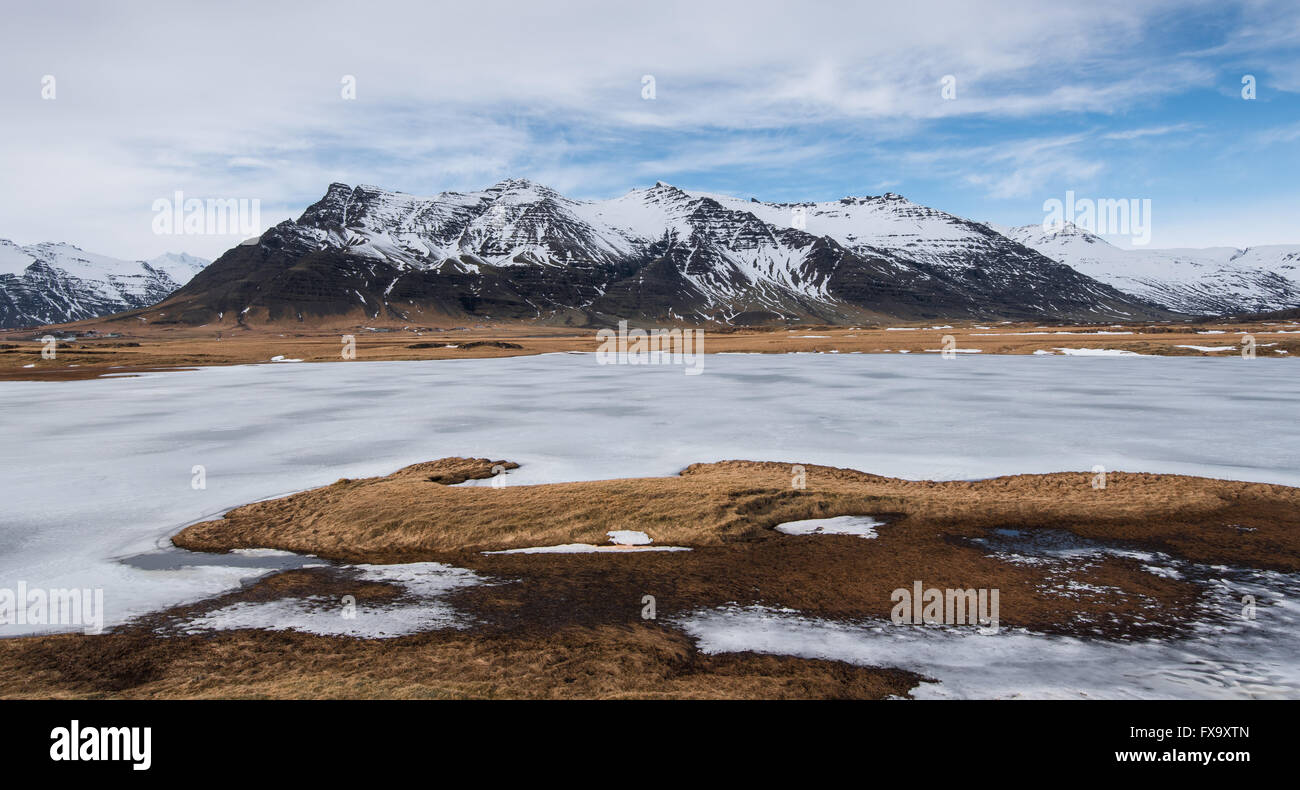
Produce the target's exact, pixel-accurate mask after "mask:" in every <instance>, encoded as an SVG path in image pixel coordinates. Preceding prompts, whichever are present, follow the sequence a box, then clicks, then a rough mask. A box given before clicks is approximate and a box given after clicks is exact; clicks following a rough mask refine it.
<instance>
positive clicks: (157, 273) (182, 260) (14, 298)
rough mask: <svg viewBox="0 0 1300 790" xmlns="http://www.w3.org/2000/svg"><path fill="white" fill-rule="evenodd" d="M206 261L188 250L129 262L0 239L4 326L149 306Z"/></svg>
mask: <svg viewBox="0 0 1300 790" xmlns="http://www.w3.org/2000/svg"><path fill="white" fill-rule="evenodd" d="M207 264H208V261H206V260H203V259H202V258H196V257H194V256H192V255H186V254H184V253H167V254H166V255H160V256H158V257H157V258H154V259H153V260H150V261H125V260H121V259H119V258H110V257H108V256H107V255H97V254H95V253H90V252H86V251H84V250H81V249H79V248H77V247H74V246H72V245H71V244H55V243H44V244H32V245H29V246H26V247H20V246H19V245H17V244H15V243H13V242H12V241H8V240H6V239H0V328H10V327H20V326H39V325H43V324H58V323H64V322H67V321H79V320H81V319H85V318H96V317H99V316H104V315H109V314H112V313H119V312H122V311H124V310H134V309H138V308H141V307H148V306H149V305H152V304H156V303H158V302H160V301H162V300H163V299H165V298H167V296H169V295H170V294H171V293H172V292H173V291H175V290H176V289H177V288H180V287H181V286H182V285H184V284H185V283H187V282H189V281H190V278H192V277H193V276H194V275H195V274H196V273H198V272H199V271H200V270H202V269H203V267H204V266H206V265H207Z"/></svg>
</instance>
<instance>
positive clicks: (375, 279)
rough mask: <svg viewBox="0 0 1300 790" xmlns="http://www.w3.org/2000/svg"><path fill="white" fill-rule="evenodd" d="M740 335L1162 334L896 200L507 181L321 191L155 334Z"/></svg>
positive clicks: (197, 281)
mask: <svg viewBox="0 0 1300 790" xmlns="http://www.w3.org/2000/svg"><path fill="white" fill-rule="evenodd" d="M344 316H350V317H353V318H355V319H358V320H371V321H375V320H391V321H398V322H404V323H422V322H432V321H436V320H443V319H450V320H457V321H459V320H466V319H489V318H490V319H499V320H539V321H544V322H547V323H553V324H561V325H570V326H591V325H609V324H612V323H613V322H615V321H617V320H620V319H628V320H631V321H634V322H638V321H639V322H673V321H683V322H700V323H704V322H708V323H721V324H730V325H737V326H740V325H752V324H762V323H770V322H778V321H786V320H803V321H817V322H827V323H847V322H865V321H874V320H909V319H915V320H925V319H939V318H978V319H992V318H1002V319H1027V320H1038V319H1060V320H1072V321H1114V320H1126V319H1156V318H1165V317H1170V313H1169V312H1168V311H1166V310H1164V309H1162V308H1160V307H1158V306H1155V305H1152V304H1149V303H1146V302H1145V301H1143V300H1141V299H1137V298H1134V297H1132V296H1130V295H1127V294H1124V293H1122V292H1121V291H1119V290H1118V289H1116V288H1114V287H1112V286H1110V285H1106V284H1104V283H1101V282H1098V281H1097V280H1095V279H1092V278H1090V277H1087V276H1085V275H1082V274H1080V273H1079V272H1077V271H1075V270H1074V269H1072V268H1070V267H1069V266H1066V265H1063V264H1060V263H1058V262H1056V261H1053V260H1051V259H1050V258H1048V257H1047V256H1045V255H1043V254H1042V253H1039V252H1037V251H1035V250H1033V249H1030V248H1029V247H1026V246H1024V245H1022V244H1020V243H1018V242H1016V241H1013V240H1011V239H1008V238H1007V237H1005V236H1003V235H1001V234H999V233H997V232H996V231H994V230H993V229H991V228H989V227H988V226H986V225H983V224H980V223H977V222H972V221H970V220H966V219H962V218H960V217H956V216H953V215H951V214H946V213H944V212H942V211H937V210H935V209H931V208H927V207H925V206H921V205H918V204H916V203H912V202H911V201H909V200H907V199H905V198H903V197H901V196H899V195H894V194H886V195H881V196H878V197H855V198H845V199H843V200H839V201H834V202H826V203H801V204H791V203H763V202H759V201H757V200H750V201H746V200H741V199H738V198H732V197H726V196H722V195H712V194H706V193H700V192H691V191H687V190H683V189H678V188H676V187H673V186H669V185H667V184H663V183H658V184H655V185H654V186H653V187H650V188H648V189H639V190H632V191H631V192H629V193H627V194H626V195H623V196H621V197H618V198H614V199H611V200H601V201H583V200H574V199H571V198H568V197H565V196H563V195H561V194H559V193H558V192H556V191H554V190H552V189H549V188H547V187H544V186H541V185H538V184H535V183H532V182H530V181H526V180H521V179H510V180H506V181H502V182H500V183H498V184H495V185H493V186H491V187H489V188H487V189H485V190H482V191H478V192H444V193H442V194H440V195H436V196H433V197H416V196H413V195H407V194H402V193H399V192H392V191H388V190H384V189H379V188H377V187H369V186H359V187H351V186H348V185H346V184H331V185H330V187H329V189H328V190H327V191H326V193H325V195H324V196H323V197H322V198H321V199H320V200H319V201H317V202H316V203H314V204H313V205H311V206H310V207H309V208H307V210H306V211H304V212H303V214H302V216H301V217H299V218H298V220H297V221H296V222H295V221H287V222H283V223H281V224H279V225H277V226H275V227H274V228H271V229H270V230H268V231H267V232H266V233H264V234H262V236H261V238H260V240H258V241H257V242H256V243H254V244H245V245H240V246H237V247H235V248H233V249H231V250H230V251H228V252H227V253H225V254H224V255H222V256H221V257H220V258H218V259H217V260H216V261H215V262H214V263H213V264H212V265H211V266H209V267H207V268H206V269H204V270H203V271H202V272H200V273H199V274H198V275H196V276H195V278H194V279H193V280H191V281H190V282H189V284H187V285H186V286H185V287H183V288H182V289H181V290H180V291H178V292H177V293H176V294H174V295H173V296H172V297H171V298H169V299H167V300H166V301H165V302H163V303H162V304H159V305H158V306H157V307H156V308H155V309H154V310H151V311H149V312H148V316H147V317H148V320H149V321H150V322H151V323H153V322H156V321H166V322H180V323H188V324H204V323H214V322H230V321H236V322H246V323H264V322H268V321H271V322H284V321H289V322H297V321H303V322H314V321H317V320H320V319H336V318H339V317H344Z"/></svg>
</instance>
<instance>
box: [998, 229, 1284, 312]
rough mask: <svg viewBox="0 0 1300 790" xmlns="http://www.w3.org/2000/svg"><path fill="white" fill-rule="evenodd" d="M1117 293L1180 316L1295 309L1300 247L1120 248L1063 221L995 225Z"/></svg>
mask: <svg viewBox="0 0 1300 790" xmlns="http://www.w3.org/2000/svg"><path fill="white" fill-rule="evenodd" d="M993 227H995V229H997V230H999V231H1000V232H1001V233H1002V234H1003V235H1004V236H1006V237H1007V238H1010V239H1014V240H1015V241H1018V242H1020V243H1021V244H1023V245H1025V246H1026V247H1031V248H1033V249H1035V250H1038V251H1039V252H1041V253H1043V254H1044V255H1046V256H1047V257H1049V258H1051V259H1052V260H1054V261H1058V262H1060V263H1064V264H1067V265H1068V266H1070V267H1072V268H1074V269H1075V270H1076V271H1079V272H1081V273H1083V274H1086V275H1088V276H1089V277H1092V278H1094V279H1096V280H1100V281H1101V282H1104V283H1106V284H1108V285H1113V286H1114V287H1116V288H1118V289H1119V290H1121V291H1123V292H1125V293H1128V294H1132V295H1133V296H1137V297H1139V298H1142V299H1145V300H1147V301H1150V302H1154V303H1156V304H1159V305H1161V306H1163V307H1166V308H1169V309H1170V310H1175V311H1178V312H1181V313H1190V314H1193V315H1229V314H1234V313H1261V312H1267V311H1272V310H1286V309H1289V308H1294V307H1300V244H1276V245H1268V246H1261V247H1249V248H1247V249H1244V250H1239V249H1236V248H1235V247H1211V248H1207V249H1166V250H1148V249H1141V248H1135V249H1131V250H1123V249H1120V248H1118V247H1115V246H1113V245H1111V244H1109V243H1107V242H1106V241H1105V240H1103V239H1102V238H1100V237H1099V236H1096V235H1094V234H1092V233H1089V232H1088V231H1086V230H1084V229H1082V228H1079V227H1076V226H1074V225H1070V224H1067V225H1065V226H1064V227H1062V228H1060V229H1059V230H1056V231H1054V232H1050V233H1049V232H1046V231H1044V230H1043V228H1042V226H1041V225H1024V226H1022V227H1018V228H996V226H993Z"/></svg>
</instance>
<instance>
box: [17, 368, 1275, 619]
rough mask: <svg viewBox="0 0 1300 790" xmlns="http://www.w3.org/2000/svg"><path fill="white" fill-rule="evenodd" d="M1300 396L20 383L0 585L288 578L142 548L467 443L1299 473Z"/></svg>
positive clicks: (980, 465) (580, 379) (558, 464)
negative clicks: (231, 512)
mask: <svg viewBox="0 0 1300 790" xmlns="http://www.w3.org/2000/svg"><path fill="white" fill-rule="evenodd" d="M362 354H363V356H364V349H362ZM1297 406H1300V366H1297V365H1295V364H1294V363H1292V362H1291V361H1290V360H1286V359H1262V358H1261V359H1255V360H1243V359H1240V358H1237V357H1232V358H1203V357H1190V358H1189V357H1184V358H1170V357H1151V358H1141V359H1126V360H1114V359H1091V358H1078V357H1065V356H1050V357H1049V356H1044V357H1032V356H991V355H972V356H968V357H958V358H955V359H944V358H942V357H940V356H939V355H937V354H936V355H913V356H909V357H902V356H896V355H871V354H863V355H853V356H849V355H843V354H841V355H835V356H832V355H767V354H764V355H736V356H720V355H710V356H709V357H707V359H706V362H705V366H704V374H703V375H699V376H683V375H682V374H681V368H680V366H674V365H663V366H653V365H650V366H631V365H619V366H615V365H598V364H596V361H595V357H594V356H593V355H586V354H554V355H543V356H532V357H515V358H506V359H479V360H442V361H429V362H365V361H353V362H339V363H329V364H299V365H280V364H263V365H246V366H234V367H214V368H204V369H200V370H197V371H192V372H171V373H151V374H145V375H142V376H139V377H134V378H125V377H123V378H113V379H99V380H88V381H70V382H24V381H18V382H0V410H3V413H4V414H5V415H6V417H5V429H4V435H5V441H4V442H3V444H0V481H2V482H0V495H2V496H3V502H4V507H3V508H2V509H0V587H7V588H14V587H15V586H16V584H17V583H18V582H19V581H26V582H27V585H28V587H29V588H35V587H45V588H54V587H58V588H65V587H90V588H97V587H102V588H103V589H104V602H105V607H106V625H112V624H114V623H120V622H122V621H123V620H125V619H127V618H129V617H131V616H135V615H139V614H142V613H145V612H148V611H153V610H156V609H158V608H161V607H164V606H168V605H172V604H176V603H181V602H185V601H192V600H197V599H199V598H203V597H206V596H209V595H212V594H215V593H218V592H220V591H222V590H226V589H230V588H232V587H234V586H236V585H237V584H238V583H239V581H240V580H241V579H242V578H246V577H248V576H250V575H253V574H256V573H258V572H268V571H266V570H265V569H250V568H248V567H230V566H225V565H221V564H219V563H216V562H209V560H208V559H206V558H205V559H203V560H202V562H201V563H199V564H195V565H192V566H184V567H162V568H155V569H146V568H142V567H139V565H140V563H138V562H135V563H127V562H122V561H120V560H121V559H124V558H128V557H134V556H136V555H139V554H141V553H142V552H149V551H152V550H159V549H167V548H170V543H169V538H170V536H171V535H173V534H175V532H176V531H177V530H178V529H180V528H181V527H182V526H184V525H186V524H188V523H191V522H194V521H196V520H200V519H203V518H211V517H214V516H216V515H218V514H220V513H222V512H224V511H225V510H227V509H229V508H231V507H234V506H237V505H241V504H244V503H247V502H251V501H255V500H259V499H265V498H269V497H275V496H280V495H283V494H287V493H290V492H293V491H298V490H302V489H306V488H311V487H314V486H319V485H324V484H328V483H332V482H334V481H335V480H337V479H338V478H340V477H350V478H357V477H365V476H371V475H382V474H388V473H390V472H392V471H394V470H395V469H398V468H399V467H402V466H404V465H407V464H411V463H415V462H418V461H427V460H431V459H436V458H441V457H444V456H452V455H460V456H480V457H481V456H486V457H491V458H505V459H509V460H512V461H517V462H519V463H520V464H522V466H521V468H519V469H517V470H513V471H512V474H511V475H510V476H509V479H508V484H509V485H520V484H531V483H548V482H560V481H571V480H590V479H603V478H612V477H625V476H626V477H630V476H644V475H672V474H675V473H677V472H678V471H680V470H681V469H682V468H683V467H685V466H686V465H688V464H690V463H693V462H701V461H717V460H725V459H734V458H743V459H753V460H775V461H788V462H790V463H802V464H827V465H832V466H841V467H852V468H856V469H861V470H863V471H867V472H873V473H877V474H883V475H891V476H900V477H909V478H932V479H957V478H981V477H992V476H996V475H1003V474H1013V473H1021V472H1049V471H1062V470H1091V469H1092V468H1093V466H1094V465H1098V464H1100V465H1102V466H1104V467H1105V468H1106V469H1108V470H1116V469H1120V470H1138V471H1150V472H1165V473H1181V474H1199V475H1206V476H1211V477H1221V478H1232V479H1245V480H1253V481H1261V482H1276V483H1284V484H1288V485H1300V435H1298V434H1300V429H1298V428H1297V421H1296V420H1295V415H1296V414H1297ZM195 467H202V470H201V473H200V470H197V469H196V468H195ZM1086 474H1089V475H1091V472H1087V473H1086ZM811 475H815V472H812V473H811ZM200 482H202V484H203V485H202V487H198V488H196V487H195V486H196V485H198V484H199V483H200ZM810 482H811V481H810ZM36 630H40V629H39V628H37V627H32V626H13V625H5V626H0V634H2V635H16V634H20V633H26V632H32V631H36ZM64 630H71V629H68V628H66V627H65V629H64Z"/></svg>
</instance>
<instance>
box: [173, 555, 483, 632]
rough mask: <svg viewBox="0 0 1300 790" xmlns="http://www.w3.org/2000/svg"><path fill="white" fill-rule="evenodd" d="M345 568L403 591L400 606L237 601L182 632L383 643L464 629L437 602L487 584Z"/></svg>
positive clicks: (445, 575) (427, 570)
mask: <svg viewBox="0 0 1300 790" xmlns="http://www.w3.org/2000/svg"><path fill="white" fill-rule="evenodd" d="M350 567H352V568H353V569H355V570H357V571H359V572H360V573H359V574H358V575H359V576H360V578H361V579H362V580H364V581H373V582H387V583H390V584H395V585H397V586H399V587H402V588H403V589H404V591H405V593H406V594H405V596H404V600H399V601H397V602H391V603H382V604H359V603H356V602H355V601H353V602H351V606H346V605H345V602H344V601H343V600H342V599H341V598H327V597H325V596H313V597H310V598H279V599H275V600H271V601H241V602H239V603H235V604H231V605H230V606H226V607H223V608H221V609H217V610H215V611H212V612H208V613H207V614H206V615H203V616H201V617H197V618H194V619H192V620H189V621H187V622H186V623H185V624H184V625H183V626H181V630H184V631H189V632H196V631H209V630H211V631H228V630H234V629H240V628H258V629H264V630H270V631H306V632H309V633H313V634H323V635H325V636H355V637H361V638H367V639H386V638H391V637H395V636H405V635H407V634H414V633H419V632H420V631H428V630H432V629H437V628H464V627H466V626H467V625H469V621H468V619H467V618H466V617H465V616H464V615H462V614H460V613H459V612H457V611H456V610H455V609H453V608H452V607H451V605H449V604H447V603H446V602H444V601H441V600H439V598H440V597H441V596H443V595H445V594H446V593H449V592H451V591H453V590H457V589H460V588H461V587H468V586H470V585H474V584H482V583H484V582H485V581H486V580H485V579H484V578H483V577H481V576H479V575H478V574H476V573H474V572H473V571H469V570H466V569H464V568H456V567H452V566H450V565H444V564H442V563H438V562H415V563H408V564H404V565H355V566H350Z"/></svg>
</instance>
